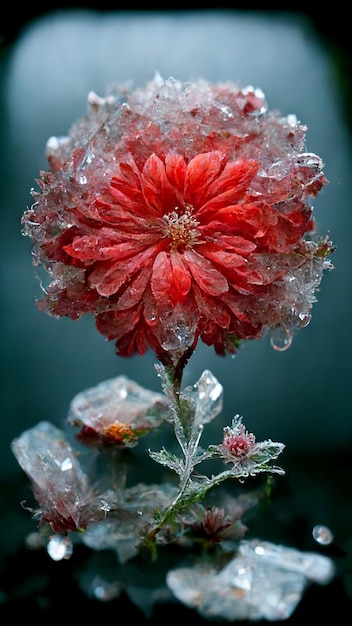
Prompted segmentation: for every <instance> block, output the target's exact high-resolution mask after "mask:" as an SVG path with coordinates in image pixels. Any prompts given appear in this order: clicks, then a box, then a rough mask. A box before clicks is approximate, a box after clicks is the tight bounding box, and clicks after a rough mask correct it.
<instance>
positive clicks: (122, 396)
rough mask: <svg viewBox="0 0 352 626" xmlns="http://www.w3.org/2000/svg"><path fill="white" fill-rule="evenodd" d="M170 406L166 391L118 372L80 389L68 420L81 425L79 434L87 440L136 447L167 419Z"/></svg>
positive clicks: (73, 401) (71, 406)
mask: <svg viewBox="0 0 352 626" xmlns="http://www.w3.org/2000/svg"><path fill="white" fill-rule="evenodd" d="M168 406H169V405H168V402H167V400H166V398H165V396H164V395H163V394H161V393H155V392H153V391H149V390H148V389H145V388H144V387H141V386H140V385H138V384H137V383H135V382H134V381H133V380H129V379H128V378H127V377H126V376H118V377H117V378H112V379H110V380H106V381H104V382H102V383H99V384H98V385H97V386H96V387H91V388H90V389H86V390H85V391H82V392H80V393H78V394H77V395H76V396H75V397H74V398H73V400H72V402H71V404H70V408H69V414H68V420H69V422H70V423H71V424H72V425H74V426H79V427H80V428H81V430H80V433H79V435H78V438H79V439H80V440H81V441H82V442H84V443H87V444H88V443H89V444H94V445H99V444H102V443H104V444H109V445H110V444H111V445H114V446H117V447H133V446H135V445H136V444H137V443H138V439H139V438H140V437H141V436H143V435H145V434H146V433H147V432H149V431H150V430H151V429H153V428H157V427H158V426H160V424H161V423H162V422H164V421H165V419H166V415H167V412H168Z"/></svg>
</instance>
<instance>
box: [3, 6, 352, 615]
mask: <svg viewBox="0 0 352 626" xmlns="http://www.w3.org/2000/svg"><path fill="white" fill-rule="evenodd" d="M39 6H40V5H37V7H39ZM348 28H349V27H348V20H346V19H344V16H343V14H341V12H340V11H338V10H337V9H336V10H335V11H332V10H331V12H330V13H329V16H328V19H327V18H326V16H325V15H324V14H323V11H320V12H319V11H316V10H314V11H313V10H312V11H309V10H307V9H304V10H303V9H302V10H297V9H286V10H284V11H281V10H278V9H270V8H267V9H262V8H260V7H259V8H258V7H255V6H253V7H251V6H250V5H249V4H248V3H246V4H243V5H236V6H235V5H233V6H230V7H229V6H225V5H217V6H216V7H212V6H204V5H203V8H202V9H199V8H196V7H194V8H192V5H191V6H187V7H184V8H183V7H182V5H181V6H180V5H178V6H177V7H174V8H172V6H171V7H170V8H169V9H168V10H165V11H160V10H157V9H152V8H150V9H142V10H133V9H132V10H128V11H124V10H121V9H118V8H117V7H114V6H111V4H110V5H107V4H104V3H90V4H89V3H82V4H80V3H76V4H75V5H74V6H73V7H72V6H70V5H65V3H54V4H53V3H51V8H50V10H47V8H46V9H41V8H37V9H35V8H34V7H32V6H29V5H26V6H25V7H22V8H21V10H19V9H18V8H17V7H15V6H14V7H9V13H8V16H7V18H6V21H4V20H3V22H2V25H1V27H0V89H1V101H0V106H1V118H0V150H1V169H0V172H1V174H0V175H1V185H0V219H1V227H0V237H1V247H0V254H1V257H0V262H1V266H0V267H1V292H0V293H1V383H0V385H1V426H2V430H1V438H0V446H1V449H0V615H1V616H5V615H6V616H7V615H11V616H17V615H18V616H19V615H20V614H22V612H25V613H26V615H27V616H30V615H33V616H34V615H43V616H45V617H51V616H54V615H55V616H56V617H58V616H59V615H62V616H64V615H65V612H66V608H65V610H64V609H63V605H62V601H63V599H64V600H65V607H66V606H67V605H66V603H67V602H68V601H70V602H74V603H75V606H76V608H77V609H80V608H82V609H83V608H85V609H86V608H87V607H88V606H89V608H90V610H91V615H92V616H93V615H95V616H97V617H100V618H101V617H104V616H108V615H109V614H111V615H114V614H115V613H112V611H116V610H117V608H118V609H120V608H121V606H124V607H128V608H129V610H130V616H131V617H135V618H139V619H141V615H140V614H139V612H138V610H137V609H135V608H134V607H132V606H130V605H129V603H128V601H127V600H126V599H121V600H119V601H118V603H116V602H115V601H114V602H112V603H111V604H101V603H99V602H98V601H94V600H89V601H88V600H87V599H86V596H85V594H84V593H83V592H82V590H81V589H80V587H79V585H78V584H77V583H76V581H75V579H74V576H73V575H72V572H73V570H74V568H75V566H77V564H79V563H80V559H81V558H82V559H84V556H85V555H84V554H83V553H82V552H80V551H79V550H78V551H77V554H76V555H75V556H74V557H73V559H71V560H70V561H67V562H60V563H54V562H52V561H50V559H49V557H48V556H47V555H46V554H42V553H41V552H39V553H38V552H35V553H33V552H31V551H30V550H27V549H26V547H25V537H26V536H27V534H28V533H30V532H31V531H33V530H35V522H34V521H33V520H32V519H31V518H30V515H29V514H28V513H26V512H25V511H23V509H22V508H21V506H20V502H21V501H23V500H26V499H30V491H29V487H28V481H27V478H26V477H25V476H24V475H23V473H22V471H21V470H20V468H19V466H18V464H17V462H16V460H15V458H14V457H13V455H12V453H11V449H10V445H11V441H12V440H13V439H14V438H15V437H17V436H18V435H20V434H21V433H22V431H23V430H26V429H27V428H30V427H32V426H34V425H35V424H36V423H37V422H39V421H41V420H43V419H45V420H48V421H50V422H52V423H54V424H56V425H57V426H59V427H61V426H62V424H63V423H64V421H65V418H66V414H67V410H68V406H69V403H70V401H71V399H72V398H73V396H74V395H75V394H76V393H78V392H80V391H82V390H83V389H85V388H88V387H91V386H93V385H95V384H97V383H99V382H101V381H102V380H105V379H107V378H111V377H114V376H117V375H119V374H122V373H123V374H125V375H127V376H129V377H130V378H132V379H134V380H136V381H137V382H139V383H140V384H142V385H144V386H146V387H149V388H150V389H155V390H157V391H159V379H157V378H156V376H155V373H154V369H153V364H154V358H153V357H154V355H153V354H148V355H146V356H145V357H143V359H141V358H140V357H138V358H133V359H129V360H123V359H122V360H121V359H119V358H118V357H116V356H115V354H114V347H113V345H112V344H109V343H107V342H105V341H104V339H103V338H102V337H101V336H100V335H98V333H97V332H96V331H95V329H94V323H93V321H92V320H91V319H88V318H87V319H82V320H80V321H79V322H72V321H70V320H66V319H61V320H53V319H51V318H48V317H47V316H46V315H45V314H43V313H39V312H38V311H37V309H36V306H35V298H36V297H37V296H38V295H39V284H38V281H37V280H36V278H35V273H34V268H33V267H32V264H31V246H30V241H29V240H28V239H25V238H23V236H22V235H21V225H20V220H21V216H22V213H23V212H24V210H25V209H26V208H27V207H28V206H30V205H31V200H32V199H31V196H30V189H31V188H32V187H34V186H35V179H36V178H37V177H38V173H39V170H40V169H46V162H45V159H44V148H45V144H46V141H47V139H48V138H49V137H50V136H51V135H56V136H60V135H65V134H66V133H67V131H68V129H69V127H70V126H71V124H72V123H73V122H74V121H76V120H77V119H78V118H80V117H82V116H83V115H84V114H85V113H86V111H87V94H88V92H89V91H91V90H93V91H95V92H96V93H97V94H99V95H104V94H105V92H106V89H107V87H108V86H109V85H111V84H116V83H124V82H126V81H129V80H132V81H133V84H134V85H135V86H136V87H137V86H141V85H144V84H145V83H146V82H147V81H148V80H150V79H151V78H153V76H154V72H155V71H156V70H158V71H159V72H160V73H161V75H162V76H164V77H165V78H167V77H169V76H174V77H175V78H177V79H180V80H192V79H197V78H200V77H203V78H205V79H207V80H210V81H214V82H217V81H226V80H232V81H235V82H239V83H240V85H241V86H246V85H249V84H251V85H253V86H254V87H260V88H261V89H262V90H263V91H264V93H265V95H266V98H267V101H268V104H269V108H270V109H278V110H280V111H281V112H282V114H283V115H287V114H289V113H295V114H296V115H297V118H298V119H299V120H300V121H301V122H302V123H303V124H306V125H307V126H308V132H307V146H306V147H307V151H309V152H315V153H316V154H318V155H319V156H320V157H321V158H322V159H323V161H324V164H325V166H324V172H325V175H326V176H327V178H328V179H329V181H330V184H329V185H328V186H327V187H325V188H324V190H323V191H322V192H321V193H320V195H319V196H318V198H317V199H316V200H315V205H314V212H315V217H316V221H317V228H318V230H319V232H320V233H322V234H323V233H324V234H325V233H329V234H330V237H331V239H332V241H333V242H334V243H335V245H336V252H335V253H334V255H333V256H332V258H331V260H332V262H333V265H334V266H335V269H334V271H332V272H329V273H325V276H324V278H323V281H322V284H321V289H320V292H319V293H318V294H317V295H318V302H317V303H316V304H315V305H314V308H313V316H312V321H311V323H310V325H309V326H308V327H307V328H305V329H303V330H302V331H300V332H299V333H298V335H297V336H296V337H295V339H294V341H293V344H292V346H291V348H290V349H289V350H287V351H286V352H283V353H279V352H276V351H274V350H273V349H272V348H271V347H270V344H269V341H268V340H262V341H261V342H253V343H248V344H247V345H246V346H245V347H244V348H243V349H242V350H241V351H240V352H239V354H238V355H237V356H236V358H235V359H231V358H228V359H223V358H220V357H217V356H216V355H215V354H214V353H213V351H212V350H210V349H208V348H206V347H205V346H199V349H197V353H196V354H195V356H194V357H193V358H192V360H191V362H190V364H189V366H188V368H187V373H186V380H185V382H186V383H188V384H193V383H194V382H196V380H197V379H198V378H199V376H200V374H201V373H202V371H203V369H204V364H206V367H207V368H208V369H210V370H211V371H212V372H213V373H214V374H215V376H217V378H218V379H219V380H220V382H221V383H222V384H223V386H224V411H223V414H224V425H225V424H227V423H229V421H230V420H231V418H232V416H233V415H234V414H236V413H240V414H242V415H243V416H244V423H245V424H246V427H247V428H248V429H249V430H251V431H253V432H254V433H255V434H256V436H257V439H258V440H261V439H269V438H270V439H272V440H276V441H281V442H284V443H285V444H286V446H287V447H286V450H285V453H284V455H283V457H282V458H281V459H280V461H281V462H280V465H282V466H283V467H284V468H285V471H286V476H285V477H284V478H282V479H281V478H280V480H279V483H280V484H277V486H276V492H275V493H274V496H273V502H272V506H271V507H270V512H269V513H268V514H267V515H268V516H267V517H265V518H264V519H262V520H259V521H258V520H257V521H256V527H255V528H253V529H252V532H253V533H257V536H260V538H262V539H267V540H269V541H274V542H275V543H280V542H281V543H283V544H285V545H292V546H293V547H296V548H297V549H302V550H309V551H317V552H321V553H323V554H326V555H329V556H331V557H332V558H333V559H334V560H335V562H336V567H337V576H336V579H334V581H333V582H332V583H331V584H330V585H329V586H328V587H322V588H321V587H312V588H310V589H309V590H308V591H307V593H306V595H305V596H304V598H303V600H302V602H301V604H300V605H299V607H298V609H297V611H296V612H295V614H294V615H293V616H292V617H291V618H290V619H289V620H287V621H286V622H285V623H292V624H293V623H295V624H298V623H301V621H302V618H305V617H306V616H307V615H308V614H309V612H310V611H311V610H314V614H315V616H316V619H318V618H319V617H320V616H322V617H323V616H324V617H327V615H328V614H331V616H334V619H335V621H336V623H338V624H339V625H340V624H345V623H346V624H349V623H350V621H348V620H350V612H351V608H352V600H351V598H352V565H351V564H352V540H351V526H352V524H351V522H352V497H351V493H352V489H351V488H352V460H351V446H352V419H351V418H352V416H351V404H350V388H351V383H352V380H351V348H352V341H351V332H350V327H351V310H352V290H351V272H350V267H351V262H352V255H351V245H350V237H351V235H350V232H351V227H352V217H351V211H350V188H349V183H350V176H351V166H352V150H351V118H350V101H351V100H350V98H351V95H352V94H351V92H352V89H351V77H352V71H351V54H350V40H349V33H348ZM316 524H324V525H327V526H328V527H329V528H330V529H331V531H332V533H333V535H334V541H333V543H332V544H331V545H329V546H325V547H322V546H319V545H318V544H317V543H315V541H314V539H313V537H312V529H313V527H314V526H315V525H316ZM123 602H125V604H123ZM346 613H347V617H346ZM175 615H179V616H180V617H184V616H185V617H192V619H193V621H195V622H196V623H197V617H196V616H195V617H194V615H193V612H192V611H188V610H187V609H184V608H182V607H177V608H176V609H175ZM158 618H160V621H162V620H163V621H164V615H163V609H162V608H161V609H160V611H159V609H158V611H157V616H156V617H155V620H154V621H155V622H156V621H157V619H158ZM300 620H301V621H300ZM346 620H347V621H346ZM199 621H200V618H199Z"/></svg>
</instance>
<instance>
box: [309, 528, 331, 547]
mask: <svg viewBox="0 0 352 626" xmlns="http://www.w3.org/2000/svg"><path fill="white" fill-rule="evenodd" d="M312 535H313V538H314V539H315V541H316V542H317V543H320V545H321V546H329V545H330V544H331V543H332V542H333V540H334V535H333V533H332V532H331V530H330V528H328V527H327V526H323V525H322V524H317V525H316V526H314V528H313V530H312Z"/></svg>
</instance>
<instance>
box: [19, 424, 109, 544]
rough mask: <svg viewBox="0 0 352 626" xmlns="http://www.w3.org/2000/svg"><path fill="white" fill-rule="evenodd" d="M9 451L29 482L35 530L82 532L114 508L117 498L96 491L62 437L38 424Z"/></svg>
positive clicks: (47, 426) (53, 430) (54, 428)
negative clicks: (34, 507)
mask: <svg viewBox="0 0 352 626" xmlns="http://www.w3.org/2000/svg"><path fill="white" fill-rule="evenodd" d="M11 447H12V451H13V453H14V455H15V457H16V459H17V461H18V463H19V465H20V466H21V467H22V469H23V471H24V472H25V473H26V474H27V476H28V477H29V478H30V480H31V485H32V491H33V494H34V496H35V498H36V500H37V502H38V504H39V507H40V508H39V509H38V510H36V511H33V513H34V517H35V518H36V519H37V520H38V524H39V527H41V528H43V527H44V528H45V527H46V526H49V527H50V528H51V530H52V531H53V532H54V533H58V534H65V533H67V532H68V531H83V530H86V529H87V528H88V526H89V525H90V524H94V523H96V522H99V521H101V520H103V519H104V518H105V517H106V515H107V513H108V512H109V511H110V510H112V509H113V508H114V507H115V504H116V499H118V494H117V493H113V492H110V491H103V492H100V491H97V490H95V489H94V488H93V486H92V485H91V483H90V481H89V479H88V476H87V475H86V473H85V472H84V471H83V469H82V467H81V465H80V463H79V460H78V458H77V454H76V452H75V451H74V450H73V449H72V448H71V446H70V444H69V443H68V442H67V441H66V439H65V435H64V433H63V432H62V431H61V430H59V429H58V428H56V427H55V426H53V425H52V424H49V423H48V422H40V423H39V424H37V426H35V427H33V428H31V429H29V430H27V431H25V432H24V433H22V434H21V436H20V437H18V438H17V439H15V440H14V441H13V442H12V445H11Z"/></svg>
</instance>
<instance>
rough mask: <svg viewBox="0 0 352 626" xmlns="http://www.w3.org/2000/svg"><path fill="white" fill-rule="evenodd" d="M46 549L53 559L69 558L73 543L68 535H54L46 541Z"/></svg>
mask: <svg viewBox="0 0 352 626" xmlns="http://www.w3.org/2000/svg"><path fill="white" fill-rule="evenodd" d="M46 550H47V553H48V555H49V556H50V557H51V558H52V559H53V561H62V559H69V558H70V557H71V556H72V552H73V545H72V541H71V539H69V538H68V537H61V536H59V535H54V537H51V538H50V539H49V541H48V543H47V546H46Z"/></svg>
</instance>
